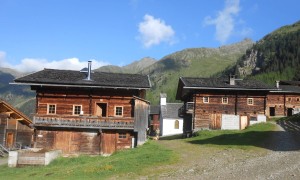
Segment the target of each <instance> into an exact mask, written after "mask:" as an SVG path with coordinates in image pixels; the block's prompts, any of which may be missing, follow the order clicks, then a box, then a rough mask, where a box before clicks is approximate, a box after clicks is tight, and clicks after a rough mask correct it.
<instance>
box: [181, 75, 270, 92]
mask: <svg viewBox="0 0 300 180" xmlns="http://www.w3.org/2000/svg"><path fill="white" fill-rule="evenodd" d="M181 80H182V82H183V83H184V86H185V87H190V88H200V87H201V88H207V89H213V88H216V89H217V88H228V89H249V90H250V89H257V90H259V89H270V90H271V89H275V88H274V87H272V86H269V85H266V84H265V83H262V82H259V81H256V80H235V85H230V84H229V80H228V79H226V78H188V77H181Z"/></svg>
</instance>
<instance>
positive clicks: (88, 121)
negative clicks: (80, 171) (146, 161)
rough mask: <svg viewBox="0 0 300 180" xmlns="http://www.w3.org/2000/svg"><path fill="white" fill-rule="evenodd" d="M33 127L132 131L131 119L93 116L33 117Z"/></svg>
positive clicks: (132, 121) (132, 123)
mask: <svg viewBox="0 0 300 180" xmlns="http://www.w3.org/2000/svg"><path fill="white" fill-rule="evenodd" d="M33 125H34V126H47V127H70V128H92V129H133V128H134V120H133V118H124V117H95V116H77V117H72V116H60V117H58V116H57V117H53V116H52V117H50V116H41V115H38V116H34V117H33Z"/></svg>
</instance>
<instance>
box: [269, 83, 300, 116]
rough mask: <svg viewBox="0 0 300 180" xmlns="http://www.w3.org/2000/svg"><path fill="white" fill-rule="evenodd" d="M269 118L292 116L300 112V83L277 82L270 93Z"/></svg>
mask: <svg viewBox="0 0 300 180" xmlns="http://www.w3.org/2000/svg"><path fill="white" fill-rule="evenodd" d="M267 98H268V100H267V112H266V114H267V116H268V117H282V116H292V115H294V114H297V113H299V112H300V81H277V82H276V90H273V91H270V92H269V93H268V97H267Z"/></svg>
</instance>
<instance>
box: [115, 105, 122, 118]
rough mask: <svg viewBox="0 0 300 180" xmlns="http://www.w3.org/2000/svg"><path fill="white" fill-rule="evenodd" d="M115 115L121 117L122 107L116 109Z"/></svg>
mask: <svg viewBox="0 0 300 180" xmlns="http://www.w3.org/2000/svg"><path fill="white" fill-rule="evenodd" d="M115 115H116V116H123V107H116V109H115Z"/></svg>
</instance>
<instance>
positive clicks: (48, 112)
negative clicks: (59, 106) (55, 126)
mask: <svg viewBox="0 0 300 180" xmlns="http://www.w3.org/2000/svg"><path fill="white" fill-rule="evenodd" d="M50 106H54V113H50ZM47 114H56V104H47Z"/></svg>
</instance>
